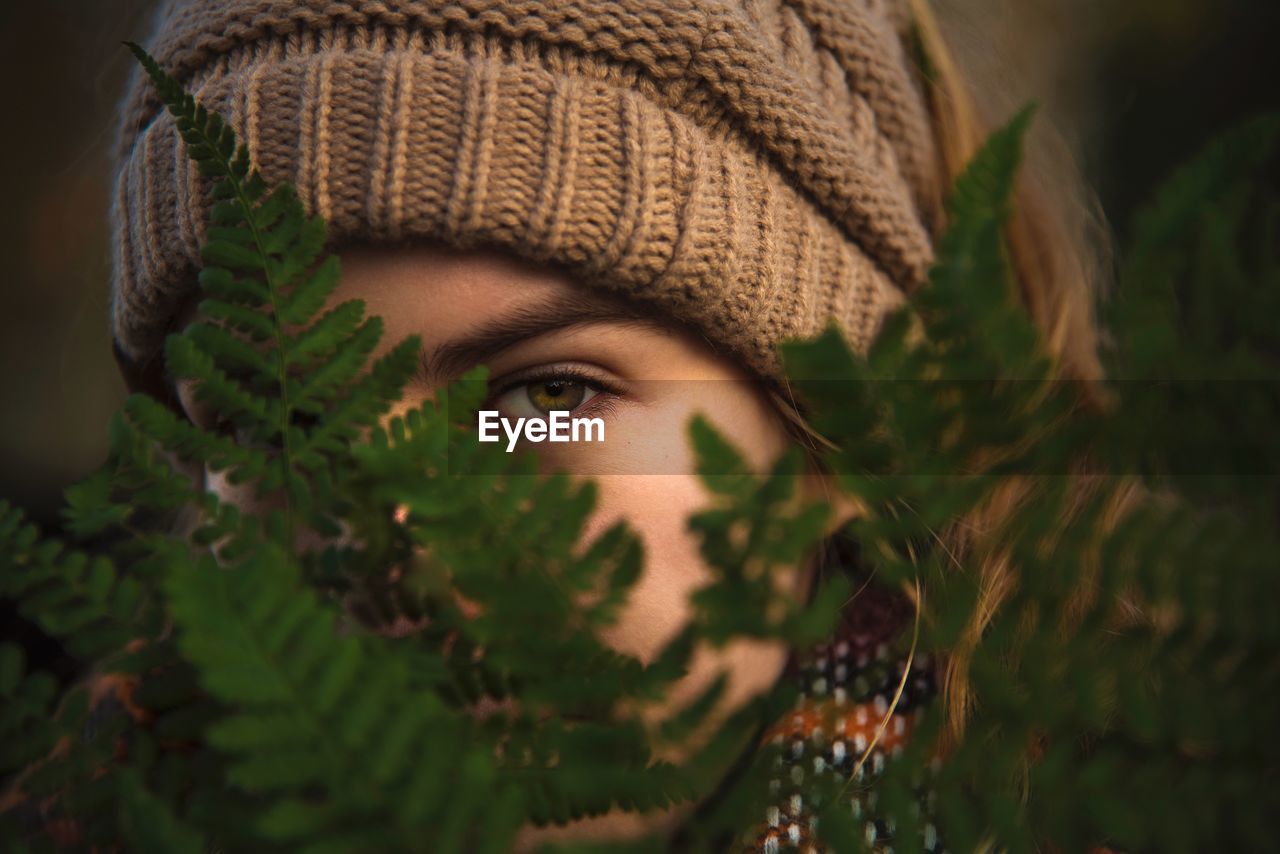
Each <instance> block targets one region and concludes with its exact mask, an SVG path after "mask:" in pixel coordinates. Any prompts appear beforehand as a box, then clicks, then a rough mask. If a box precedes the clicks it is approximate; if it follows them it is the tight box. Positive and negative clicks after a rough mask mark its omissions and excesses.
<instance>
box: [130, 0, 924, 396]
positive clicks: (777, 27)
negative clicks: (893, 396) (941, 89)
mask: <svg viewBox="0 0 1280 854" xmlns="http://www.w3.org/2000/svg"><path fill="white" fill-rule="evenodd" d="M902 26H903V17H902V13H901V11H900V9H899V8H898V7H897V6H896V5H895V4H894V3H893V2H891V0H843V2H842V0H698V1H697V2H694V0H605V2H602V0H462V2H451V3H446V2H439V0H295V2H286V0H203V1H201V0H195V2H190V1H189V2H178V3H171V4H170V5H169V7H168V8H166V10H165V11H164V12H163V14H162V22H161V27H160V31H159V33H158V35H157V37H156V38H155V39H154V40H153V41H152V43H151V44H150V45H149V49H150V50H151V51H152V52H153V54H154V55H155V56H156V57H157V58H158V59H159V61H160V63H161V64H162V65H163V66H164V67H165V68H166V69H168V70H169V71H170V72H171V73H172V74H174V75H175V76H176V77H177V78H178V79H179V80H180V81H182V82H183V83H184V84H185V85H186V86H187V87H188V88H189V89H190V90H192V91H194V92H195V93H196V94H197V96H198V97H199V98H200V99H201V100H202V101H204V102H205V103H206V104H208V105H209V106H211V107H213V108H215V109H218V110H220V111H221V112H222V113H223V114H224V115H225V116H226V117H227V118H228V119H229V120H230V121H231V122H232V124H233V125H234V126H235V127H236V129H237V131H239V133H240V134H241V137H242V139H244V140H245V141H246V142H247V144H248V146H249V150H250V152H251V154H252V156H253V159H254V161H255V163H256V164H257V165H258V167H259V168H260V169H261V171H262V173H263V175H264V177H266V178H267V180H268V181H269V182H277V181H292V182H294V183H295V184H296V186H297V188H298V192H299V194H300V196H301V197H302V199H303V202H304V204H305V205H306V206H307V207H308V209H309V210H311V211H314V212H318V213H320V214H322V215H323V216H324V217H325V218H326V219H327V220H328V221H329V229H330V231H329V238H330V242H331V243H332V244H333V245H335V246H339V245H342V244H344V243H350V242H353V241H359V242H365V243H367V242H397V241H406V240H435V241H444V242H445V243H448V244H452V245H456V246H459V247H470V246H491V247H499V248H502V249H505V250H508V251H511V252H513V253H515V254H517V255H519V256H522V257H526V258H530V259H534V260H541V261H546V262H550V263H557V264H561V265H564V266H566V267H567V268H568V269H570V270H571V271H572V272H574V273H576V274H577V275H578V276H579V277H580V278H581V279H582V280H583V281H584V282H586V283H588V284H591V285H594V286H600V287H605V288H608V289H611V290H613V291H616V292H620V293H622V294H625V295H628V296H631V297H633V298H636V299H639V300H641V301H644V302H646V303H649V304H651V305H655V306H657V307H659V308H661V309H662V310H664V311H666V312H667V313H669V314H670V315H672V316H673V317H676V318H679V319H680V320H683V321H685V322H688V323H690V324H693V325H694V326H696V327H697V328H699V329H700V330H701V331H702V332H703V334H704V335H706V336H707V338H708V339H709V340H710V341H712V342H713V343H715V344H717V345H720V346H722V347H724V348H726V349H727V350H728V351H729V352H731V353H733V354H735V355H736V356H738V357H739V358H740V359H742V360H743V361H744V362H745V363H746V364H747V365H748V366H749V367H751V368H753V369H755V370H758V371H760V372H763V373H765V374H770V373H773V372H775V371H776V363H775V356H774V345H775V344H776V343H777V342H778V341H779V340H780V339H782V338H785V337H793V336H804V335H810V334H813V333H816V332H818V331H820V330H821V329H822V328H823V327H824V326H825V325H826V323H827V322H828V321H829V319H832V318H834V319H835V320H836V321H837V322H838V323H839V324H840V325H841V326H842V328H843V329H844V330H845V331H846V333H847V334H848V336H849V337H850V339H851V341H852V342H853V343H854V344H855V346H859V347H863V346H865V345H866V344H867V343H868V342H869V340H870V338H871V336H872V335H873V334H874V332H875V330H876V328H877V327H878V324H879V322H880V320H881V319H882V318H883V316H884V314H885V312H886V311H887V310H888V309H889V308H890V307H891V306H893V305H896V304H897V303H899V302H900V301H901V299H902V293H903V291H904V290H909V289H910V288H911V287H913V286H915V285H916V284H918V283H919V282H920V281H921V280H922V279H923V276H924V273H925V269H926V267H927V264H928V262H929V260H930V257H931V247H930V241H929V236H928V235H929V232H928V227H929V225H930V224H931V222H932V219H933V217H934V216H935V212H936V209H937V206H938V197H939V193H940V191H939V178H938V167H937V165H936V162H935V161H936V156H935V152H934V147H933V142H932V137H931V134H930V129H929V124H928V120H927V117H926V108H925V104H924V101H923V97H922V95H921V94H920V91H919V89H918V87H917V85H916V82H915V80H914V78H913V75H912V72H911V69H910V66H909V64H908V61H907V59H906V57H905V53H904V49H903V46H902V39H901V35H900V33H899V30H900V28H901V27H902ZM118 162H119V173H118V174H119V178H118V182H117V195H116V199H115V205H114V210H113V219H114V226H115V235H116V241H115V247H116V251H115V276H114V284H113V301H112V302H113V310H112V326H113V331H114V335H115V339H116V347H117V354H118V356H119V358H120V361H121V365H122V367H123V368H124V370H125V373H126V376H128V377H129V378H130V379H131V381H138V380H139V378H140V377H142V376H143V375H145V374H147V373H152V374H154V372H155V371H157V370H158V353H159V351H160V345H161V342H162V339H163V336H164V334H165V333H166V332H167V331H168V330H169V328H170V327H171V325H172V323H173V317H174V314H175V312H176V311H177V309H178V306H179V305H180V304H181V302H182V300H183V298H184V296H186V295H187V294H188V293H189V292H190V290H191V289H192V288H194V286H195V285H194V282H195V278H194V271H195V269H196V268H197V267H198V264H199V255H198V247H199V243H200V240H201V237H202V235H203V233H204V229H205V219H204V217H205V208H206V204H205V198H204V196H203V185H202V182H201V180H200V179H199V178H198V175H197V174H196V172H195V170H194V169H192V168H191V166H190V164H189V162H188V159H187V156H186V152H185V150H184V149H183V147H182V144H181V143H180V141H179V140H178V138H177V135H176V133H175V130H174V126H173V123H172V121H171V119H170V118H169V117H168V116H167V115H166V114H163V113H162V111H161V109H160V105H159V104H158V102H157V101H156V100H155V97H154V94H153V93H152V91H151V89H150V87H149V86H148V85H147V84H146V83H145V81H143V79H142V78H141V76H137V77H135V79H134V82H133V84H132V87H131V91H130V94H129V96H128V100H127V102H126V107H125V111H124V118H123V124H122V129H121V136H120V147H119V151H118Z"/></svg>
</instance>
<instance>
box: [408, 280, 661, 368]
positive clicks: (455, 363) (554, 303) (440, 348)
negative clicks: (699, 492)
mask: <svg viewBox="0 0 1280 854" xmlns="http://www.w3.org/2000/svg"><path fill="white" fill-rule="evenodd" d="M593 323H621V324H626V325H631V326H641V327H647V328H654V329H665V328H667V324H665V323H663V321H662V320H661V318H659V317H658V315H657V314H656V313H654V312H653V311H652V310H648V309H646V308H645V307H644V306H640V305H634V304H631V303H629V302H625V301H623V300H621V299H617V298H611V297H609V296H607V295H598V294H587V295H584V294H572V295H565V296H560V297H551V298H547V299H543V300H539V301H537V302H534V303H531V304H530V305H524V306H520V307H519V308H516V309H515V310H513V311H511V312H508V313H506V314H504V315H502V316H501V317H497V318H494V319H493V320H491V321H489V322H487V323H485V324H484V325H483V326H482V327H480V328H479V329H477V330H476V331H474V332H472V333H470V334H468V335H466V336H463V337H461V338H455V339H452V340H449V341H445V342H443V343H441V344H439V345H437V346H436V347H435V348H434V349H431V350H428V349H427V348H426V347H424V348H423V349H422V352H421V359H420V365H419V370H418V377H417V379H418V380H419V381H421V382H423V383H424V384H426V385H429V386H430V385H437V384H440V383H442V382H444V381H448V380H451V379H454V378H455V377H457V376H459V375H460V374H462V373H464V372H465V371H467V370H468V369H470V368H473V367H475V366H476V365H479V364H483V363H485V362H487V361H489V360H490V359H492V358H493V357H494V356H496V355H498V354H499V353H501V352H502V351H504V350H508V349H510V348H512V347H514V346H516V345H517V344H520V343H522V342H524V341H529V340H531V339H534V338H537V337H539V336H542V335H546V334H548V333H551V332H561V331H564V330H566V329H572V328H575V327H579V326H587V325H589V324H593Z"/></svg>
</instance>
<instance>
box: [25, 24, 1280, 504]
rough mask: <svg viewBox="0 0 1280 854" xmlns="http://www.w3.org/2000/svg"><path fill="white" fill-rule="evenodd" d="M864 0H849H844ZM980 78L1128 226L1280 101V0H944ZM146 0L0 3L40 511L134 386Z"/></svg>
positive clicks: (95, 458)
mask: <svg viewBox="0 0 1280 854" xmlns="http://www.w3.org/2000/svg"><path fill="white" fill-rule="evenodd" d="M850 2H854V0H850ZM934 4H935V6H936V7H937V9H938V11H939V13H940V15H941V17H942V19H943V22H944V25H945V26H946V27H947V29H948V31H949V33H950V34H951V35H952V37H953V38H952V42H953V46H954V47H955V49H956V51H957V53H958V54H959V56H960V58H961V61H962V65H964V66H965V67H967V69H968V70H969V71H970V75H971V78H972V79H973V81H974V84H975V87H976V88H977V89H978V90H979V93H980V94H981V95H983V96H986V97H987V98H988V100H991V101H992V102H994V103H995V104H997V105H999V109H1000V110H1001V112H1003V113H1006V114H1007V113H1008V112H1010V111H1012V110H1013V109H1015V108H1016V107H1017V106H1018V105H1020V104H1021V103H1023V102H1025V101H1026V100H1028V99H1031V98H1034V99H1036V100H1038V101H1039V102H1040V103H1041V104H1042V106H1043V110H1042V113H1041V120H1042V121H1048V122H1051V123H1052V124H1053V125H1056V126H1057V127H1058V128H1059V129H1060V130H1061V131H1062V132H1063V133H1064V134H1065V135H1066V136H1067V137H1068V139H1069V141H1070V142H1072V143H1073V144H1074V146H1075V148H1076V150H1077V152H1078V156H1079V159H1080V162H1081V164H1082V167H1083V169H1084V171H1085V173H1086V175H1087V177H1088V178H1089V180H1090V182H1091V184H1092V186H1093V188H1094V190H1095V191H1096V192H1097V194H1098V196H1099V198H1100V200H1101V203H1102V206H1103V209H1104V211H1105V213H1106V215H1107V218H1108V220H1109V223H1110V226H1111V228H1112V230H1113V231H1114V232H1115V233H1116V234H1117V237H1118V239H1119V240H1120V242H1121V243H1122V244H1123V238H1124V234H1125V231H1126V224H1127V223H1128V221H1129V219H1130V216H1131V214H1132V212H1133V209H1134V206H1135V204H1136V203H1138V202H1139V201H1141V200H1142V199H1143V198H1144V197H1145V196H1146V195H1147V193H1148V192H1149V191H1150V190H1151V189H1152V187H1153V186H1154V185H1155V184H1156V183H1158V182H1159V181H1160V180H1161V179H1162V178H1163V177H1164V176H1166V175H1167V174H1168V172H1169V171H1170V170H1171V169H1172V168H1173V167H1174V166H1175V165H1176V164H1178V163H1179V162H1180V161H1182V160H1183V159H1185V158H1186V157H1187V156H1189V155H1191V154H1192V153H1193V152H1195V151H1196V150H1197V149H1198V148H1199V147H1200V146H1201V145H1202V144H1203V142H1204V141H1205V140H1207V139H1208V138H1209V137H1210V136H1212V135H1213V134H1214V133H1215V132H1216V131H1219V130H1221V129H1223V128H1224V127H1226V126H1228V125H1230V124H1232V123H1234V122H1236V121H1238V120H1240V119H1243V118H1244V117H1246V116H1250V115H1253V114H1256V113H1257V112H1259V111H1261V110H1264V109H1274V108H1276V107H1277V106H1280V94H1278V93H1277V86H1278V84H1280V50H1278V49H1277V42H1280V2H1277V0H934ZM152 5H153V0H57V1H56V2H43V3H29V2H19V0H3V2H2V3H0V37H2V38H3V48H2V49H0V87H3V100H2V101H0V103H3V104H4V105H5V109H6V112H7V117H6V118H7V121H6V122H5V131H4V134H3V136H2V137H0V164H2V165H0V170H2V173H3V186H4V187H5V188H6V192H7V193H8V196H7V198H8V199H9V201H8V202H7V203H6V204H5V205H4V206H3V210H2V212H0V216H3V217H4V220H3V227H0V241H3V248H2V250H0V255H2V256H3V258H4V259H5V264H6V268H7V269H8V271H9V272H8V273H7V274H6V275H5V277H4V280H3V284H2V285H0V496H3V497H5V498H8V499H9V500H11V501H13V502H15V503H17V504H19V505H22V506H24V507H25V508H27V510H28V511H29V512H30V514H31V515H32V516H33V517H34V518H35V519H36V521H38V522H40V523H41V524H42V525H43V526H44V527H45V528H46V529H48V528H50V527H53V526H55V525H56V524H57V509H58V506H59V503H60V500H61V498H60V496H61V492H62V490H63V488H65V487H66V486H67V485H68V484H70V483H72V482H74V481H75V480H77V479H79V478H80V477H83V476H84V475H85V474H87V473H88V472H90V471H91V470H92V469H93V468H94V467H95V466H96V465H97V464H98V463H99V462H101V460H102V458H103V455H104V453H105V444H106V441H105V440H106V433H105V427H106V423H107V419H108V417H109V416H110V415H111V413H112V412H113V411H114V410H115V409H116V407H117V406H118V405H119V404H120V402H121V401H122V399H123V397H124V389H123V386H122V384H121V382H120V381H119V379H118V378H117V375H116V370H115V365H114V363H113V361H112V357H111V351H110V345H109V340H108V336H107V306H108V276H109V250H108V244H107V237H106V216H107V199H108V189H109V186H110V177H109V175H108V174H107V155H108V152H109V149H110V145H111V140H112V134H113V129H112V114H113V111H114V109H115V106H116V103H117V99H118V97H119V92H120V89H121V86H122V81H123V79H124V76H125V73H126V71H127V70H128V69H129V67H130V65H131V63H132V59H131V58H130V57H128V55H127V53H126V51H125V50H124V48H123V47H121V45H120V42H121V41H122V40H124V39H143V38H145V36H146V35H147V32H148V19H149V15H150V9H151V7H152Z"/></svg>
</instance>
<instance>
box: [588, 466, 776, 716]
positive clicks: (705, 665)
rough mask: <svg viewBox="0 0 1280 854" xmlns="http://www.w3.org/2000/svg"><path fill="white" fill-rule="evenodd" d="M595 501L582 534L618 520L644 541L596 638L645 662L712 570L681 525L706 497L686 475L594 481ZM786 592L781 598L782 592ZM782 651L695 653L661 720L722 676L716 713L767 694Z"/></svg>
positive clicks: (752, 644) (750, 645)
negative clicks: (626, 589)
mask: <svg viewBox="0 0 1280 854" xmlns="http://www.w3.org/2000/svg"><path fill="white" fill-rule="evenodd" d="M597 483H598V484H599V487H600V492H599V495H600V502H599V505H598V509H597V512H596V515H595V516H594V517H593V519H592V521H591V523H590V525H589V527H588V530H587V532H586V535H587V537H588V539H590V538H592V537H594V536H596V535H597V534H598V533H599V532H600V531H602V530H603V529H604V528H605V527H607V526H608V525H610V524H612V523H613V522H615V521H617V520H619V519H623V520H625V521H626V522H627V523H628V525H629V526H630V527H631V529H632V530H633V531H634V532H635V533H636V534H637V536H639V537H640V539H641V542H642V543H643V544H644V571H643V573H642V574H641V576H640V579H639V581H638V582H637V584H636V586H635V587H633V588H632V592H631V597H630V598H629V599H628V601H627V604H626V606H625V607H624V608H623V610H622V612H621V613H620V615H619V619H618V622H617V623H616V624H615V625H613V626H611V627H610V628H609V629H608V630H606V631H605V632H604V633H603V638H602V639H603V640H604V641H605V643H607V644H608V645H610V646H612V647H613V648H615V649H617V650H619V651H620V652H625V653H628V654H631V655H634V656H636V657H637V658H639V659H640V660H642V661H645V662H648V661H651V660H653V658H654V657H656V656H657V654H658V653H659V652H660V651H661V650H662V647H663V646H664V645H665V644H666V643H667V642H668V641H670V640H671V639H672V638H673V637H674V636H675V635H676V634H677V633H678V632H679V631H680V629H681V628H683V627H684V625H685V624H686V623H687V622H688V620H689V618H690V616H691V610H690V606H689V597H690V595H691V594H692V593H693V592H694V591H695V590H697V589H698V588H699V587H702V586H704V585H706V584H707V582H708V581H710V579H711V569H710V567H708V566H707V564H706V563H705V562H704V561H703V559H702V555H701V554H700V552H699V548H698V540H697V538H696V537H695V536H694V535H693V534H692V533H690V532H689V531H688V530H687V529H686V527H685V525H686V520H687V519H688V517H689V515H690V514H692V513H694V512H696V511H697V510H699V509H701V508H702V507H703V506H704V505H705V502H706V493H705V492H704V491H703V489H702V486H701V484H700V483H699V481H698V479H697V478H696V477H694V476H693V475H612V476H606V477H601V478H597ZM781 595H786V594H781ZM786 657H787V650H786V648H785V647H784V646H783V645H782V644H780V643H771V642H762V641H748V640H740V641H735V642H733V643H730V644H728V645H727V646H725V647H724V648H723V649H712V648H710V647H703V648H700V649H698V650H697V652H696V653H695V655H694V659H693V661H692V663H691V666H690V671H689V673H688V674H687V675H686V676H685V677H684V678H683V679H682V680H681V681H680V682H679V683H678V684H676V685H675V686H674V688H673V691H672V693H671V694H670V695H669V696H668V697H667V699H666V701H665V702H664V703H663V705H662V707H661V708H660V709H653V710H652V712H653V713H654V714H655V715H657V716H661V715H664V714H666V713H667V712H669V711H670V710H672V709H674V708H678V707H681V706H683V705H684V704H686V703H688V702H689V701H691V700H692V699H693V698H694V697H695V696H696V695H697V694H698V692H700V691H701V690H702V689H704V688H705V687H707V686H709V685H710V684H711V682H712V681H713V680H714V679H715V678H716V677H717V676H718V675H719V674H720V673H721V672H724V671H727V672H728V674H729V685H728V691H727V693H726V696H725V698H724V702H723V705H722V707H721V708H722V710H723V711H727V710H729V709H732V708H735V707H737V706H739V705H741V704H742V703H743V702H745V701H746V700H748V699H749V698H750V697H752V696H755V695H756V694H759V693H761V692H763V691H765V690H767V689H768V688H769V687H770V686H772V685H773V683H774V682H775V681H776V680H777V679H778V677H779V676H780V675H781V672H782V668H783V665H784V664H785V663H786Z"/></svg>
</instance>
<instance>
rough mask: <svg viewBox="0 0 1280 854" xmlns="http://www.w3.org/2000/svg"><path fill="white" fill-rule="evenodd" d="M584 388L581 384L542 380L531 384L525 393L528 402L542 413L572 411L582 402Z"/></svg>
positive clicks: (567, 381)
mask: <svg viewBox="0 0 1280 854" xmlns="http://www.w3.org/2000/svg"><path fill="white" fill-rule="evenodd" d="M584 392H585V387H584V386H583V384H582V383H576V382H572V381H569V380H543V381H541V382H538V383H532V384H530V385H529V386H528V391H526V392H525V393H526V394H527V395H528V396H529V402H530V403H532V404H533V405H534V407H536V408H537V409H540V410H542V411H543V412H550V411H552V410H556V409H561V410H572V409H573V408H574V407H575V406H577V405H578V404H579V403H581V402H582V397H583V394H584Z"/></svg>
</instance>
